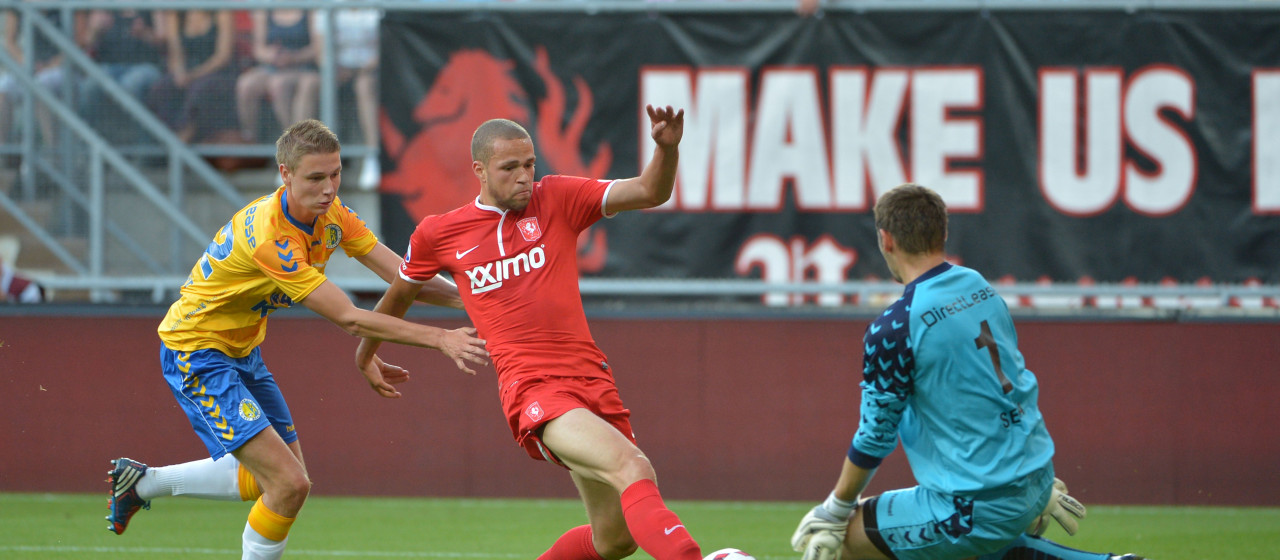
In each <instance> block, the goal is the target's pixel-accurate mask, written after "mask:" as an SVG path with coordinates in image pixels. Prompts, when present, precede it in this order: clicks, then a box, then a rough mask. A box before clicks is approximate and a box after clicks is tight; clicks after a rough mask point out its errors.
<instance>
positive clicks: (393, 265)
mask: <svg viewBox="0 0 1280 560" xmlns="http://www.w3.org/2000/svg"><path fill="white" fill-rule="evenodd" d="M356 260H357V261H360V264H363V265H364V266H365V268H368V269H369V270H372V271H373V273H374V274H377V275H378V277H379V278H381V279H382V280H383V281H385V282H386V283H388V284H391V283H392V282H394V281H395V279H396V277H397V276H399V273H398V272H397V271H398V270H399V269H400V263H401V262H402V261H401V259H400V255H397V254H396V253H395V251H392V250H391V249H390V248H388V247H387V246H386V245H383V244H382V243H381V242H379V243H378V244H377V245H374V246H373V250H372V251H369V252H368V253H366V254H364V255H361V256H359V257H356ZM421 288H422V289H421V290H420V291H418V294H417V296H416V297H415V298H414V299H416V300H417V301H420V302H422V303H427V304H431V305H439V306H441V307H452V308H454V309H462V297H461V296H459V295H458V286H457V285H456V284H454V283H453V282H450V281H449V280H448V279H446V278H442V277H440V276H439V275H437V276H434V277H432V278H431V280H428V281H427V283H426V284H422V285H421ZM398 316H399V317H403V316H404V313H401V314H400V315H398Z"/></svg>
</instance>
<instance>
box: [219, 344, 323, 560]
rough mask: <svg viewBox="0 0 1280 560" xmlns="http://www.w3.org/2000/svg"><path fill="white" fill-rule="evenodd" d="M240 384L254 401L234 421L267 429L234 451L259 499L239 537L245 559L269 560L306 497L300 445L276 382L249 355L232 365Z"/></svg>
mask: <svg viewBox="0 0 1280 560" xmlns="http://www.w3.org/2000/svg"><path fill="white" fill-rule="evenodd" d="M237 367H238V369H239V372H240V381H241V383H242V384H243V385H244V387H245V388H246V390H247V391H248V392H249V393H250V394H251V395H252V396H253V398H252V400H250V401H248V402H244V401H242V402H241V406H240V407H239V410H238V411H236V412H235V415H236V416H237V417H239V418H241V419H245V418H253V419H255V421H260V420H261V419H265V420H267V421H268V422H269V424H270V426H271V428H272V429H270V430H263V431H262V432H261V433H259V434H258V435H256V436H254V437H253V438H252V439H250V440H249V442H248V443H246V444H244V445H242V446H241V447H240V448H238V449H237V450H235V451H234V453H235V456H236V458H237V459H239V460H240V462H241V463H244V466H245V468H247V469H248V470H249V471H250V472H252V473H253V475H254V477H255V478H256V479H257V480H258V483H259V484H260V485H261V486H262V497H260V498H258V501H257V502H256V503H254V505H253V508H252V509H251V510H250V511H249V520H248V522H247V523H245V528H244V533H243V540H242V542H243V548H244V558H245V560H249V559H254V560H257V559H263V560H274V559H276V558H279V557H280V555H281V554H283V553H284V548H285V541H286V540H287V538H288V536H289V529H290V528H291V527H292V526H293V522H294V520H295V519H296V518H297V516H298V512H299V511H300V510H301V509H302V504H303V503H304V502H305V501H306V499H307V495H308V494H309V493H310V491H311V480H310V478H309V477H308V476H307V468H306V464H305V463H304V462H303V460H302V445H301V444H300V443H299V442H298V433H297V431H296V430H295V429H294V425H293V416H292V415H291V414H290V413H289V407H288V405H287V404H285V401H284V395H283V394H281V392H280V387H279V385H277V384H276V382H275V378H274V377H273V376H272V375H271V373H270V372H269V371H267V368H266V365H265V364H263V363H262V355H261V352H260V351H259V350H258V349H254V351H253V352H251V353H250V354H249V355H248V356H245V357H244V358H242V359H241V360H240V362H239V363H238V364H237Z"/></svg>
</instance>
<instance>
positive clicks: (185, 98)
mask: <svg viewBox="0 0 1280 560" xmlns="http://www.w3.org/2000/svg"><path fill="white" fill-rule="evenodd" d="M161 17H162V18H163V19H164V22H165V25H164V30H165V33H164V35H165V43H166V45H167V46H168V55H169V72H168V74H166V75H165V76H164V77H163V78H161V79H160V81H158V82H156V84H155V85H154V86H152V88H151V92H150V94H149V95H148V97H147V104H148V105H149V106H150V107H151V110H152V111H155V113H156V116H158V117H160V119H161V120H163V121H165V123H167V124H168V125H169V127H170V128H172V129H173V130H174V131H176V132H177V134H178V138H180V139H181V140H182V141H183V142H193V141H195V142H199V141H202V140H205V139H207V138H209V137H210V136H211V135H212V134H213V133H215V132H218V131H220V130H226V129H234V128H236V121H235V119H234V118H233V117H230V115H233V114H235V97H234V96H235V87H236V73H235V68H234V65H233V64H232V62H233V60H234V52H233V51H234V40H235V37H234V29H233V26H234V25H235V23H234V21H232V14H231V12H230V11H225V10H224V11H218V12H212V11H208V10H183V11H171V12H165V13H164V14H163V15H162V16H161Z"/></svg>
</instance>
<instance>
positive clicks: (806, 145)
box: [747, 69, 831, 211]
mask: <svg viewBox="0 0 1280 560" xmlns="http://www.w3.org/2000/svg"><path fill="white" fill-rule="evenodd" d="M760 82H761V83H760V102H759V104H758V105H757V107H756V122H755V124H756V127H755V131H754V132H753V134H752V137H751V140H752V143H751V162H750V169H751V172H750V173H749V175H748V177H749V178H748V181H747V206H748V207H749V208H751V209H755V210H774V211H776V210H781V209H782V206H783V194H784V192H785V186H786V179H787V178H791V179H792V180H793V181H792V184H793V191H794V193H795V198H796V206H798V207H799V208H800V209H826V208H830V207H831V179H830V178H831V173H830V172H829V171H828V168H827V141H826V131H825V128H824V127H823V122H822V115H821V111H822V110H821V107H822V103H821V100H820V98H819V97H818V77H817V75H815V73H814V71H813V70H811V69H775V70H766V71H764V72H763V75H762V76H761V79H760Z"/></svg>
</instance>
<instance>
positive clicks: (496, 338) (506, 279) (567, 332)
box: [400, 175, 613, 387]
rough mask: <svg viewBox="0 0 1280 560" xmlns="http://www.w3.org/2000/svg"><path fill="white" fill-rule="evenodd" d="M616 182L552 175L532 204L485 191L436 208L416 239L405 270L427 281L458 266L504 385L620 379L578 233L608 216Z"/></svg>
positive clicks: (470, 309)
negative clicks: (601, 343)
mask: <svg viewBox="0 0 1280 560" xmlns="http://www.w3.org/2000/svg"><path fill="white" fill-rule="evenodd" d="M612 185H613V182H612V181H607V180H595V179H584V178H581V177H564V176H559V175H548V176H546V177H543V178H542V180H541V181H538V182H536V183H534V186H533V194H532V196H531V197H530V199H529V205H528V206H526V207H525V209H524V210H523V211H520V212H516V211H514V210H508V211H506V212H504V211H502V210H501V209H499V208H496V207H493V206H487V205H484V204H481V203H480V199H479V198H477V199H476V200H475V201H474V202H472V203H471V204H468V205H466V206H463V207H461V208H458V209H456V210H454V211H452V212H449V213H447V214H439V215H435V216H428V217H426V218H424V219H423V220H422V222H420V223H419V224H418V227H417V229H415V230H414V232H413V236H412V237H411V238H410V239H409V251H408V252H407V253H405V256H404V264H402V265H400V276H401V277H402V278H404V279H405V280H408V281H410V282H414V283H423V282H426V281H428V280H430V279H431V277H433V276H435V275H436V274H437V273H439V272H440V271H441V270H447V271H449V273H450V274H451V275H452V277H453V280H454V282H456V283H457V284H458V292H459V293H460V294H461V295H462V301H463V303H465V304H466V307H467V315H469V316H470V317H471V321H472V323H474V324H475V326H476V330H477V331H478V333H477V336H479V337H480V338H483V339H485V340H486V341H487V345H486V347H487V348H488V350H489V354H490V356H491V357H492V358H493V363H494V367H495V368H496V369H497V371H498V382H499V384H500V386H501V387H506V386H507V385H508V384H509V383H511V382H512V381H514V380H516V379H519V378H523V377H528V376H535V375H545V376H579V377H605V378H610V379H612V375H611V374H610V373H609V370H608V365H607V364H606V362H605V360H606V358H605V355H604V353H603V352H601V351H600V349H599V348H597V347H596V343H595V341H594V340H592V338H591V332H590V330H589V329H588V328H587V317H586V314H585V313H584V312H583V310H582V295H581V293H580V292H579V291H578V234H579V233H581V232H582V230H585V229H587V228H588V227H590V226H591V224H593V223H595V222H596V221H597V220H599V219H600V218H601V217H604V216H605V214H604V201H605V197H606V196H607V195H608V192H609V187H610V186H612Z"/></svg>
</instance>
